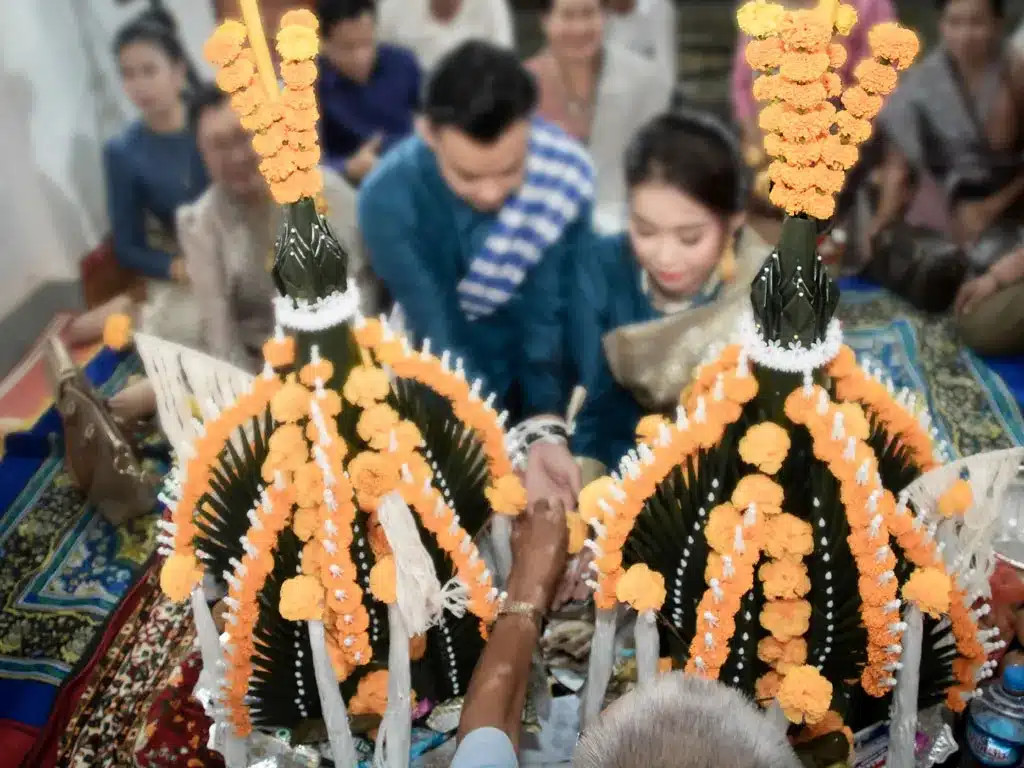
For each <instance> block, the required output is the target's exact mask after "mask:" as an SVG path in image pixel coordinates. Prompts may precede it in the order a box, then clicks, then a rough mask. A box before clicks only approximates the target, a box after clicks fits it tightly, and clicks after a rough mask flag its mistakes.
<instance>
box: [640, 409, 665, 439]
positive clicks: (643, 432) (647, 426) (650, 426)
mask: <svg viewBox="0 0 1024 768" xmlns="http://www.w3.org/2000/svg"><path fill="white" fill-rule="evenodd" d="M669 426H670V423H669V420H668V419H666V418H665V417H664V416H662V415H660V414H657V413H652V414H650V415H648V416H644V417H643V418H642V419H640V421H639V423H637V425H636V436H637V438H638V439H640V440H643V441H644V442H645V443H653V442H654V441H655V440H657V439H658V437H659V436H660V435H661V431H662V427H669Z"/></svg>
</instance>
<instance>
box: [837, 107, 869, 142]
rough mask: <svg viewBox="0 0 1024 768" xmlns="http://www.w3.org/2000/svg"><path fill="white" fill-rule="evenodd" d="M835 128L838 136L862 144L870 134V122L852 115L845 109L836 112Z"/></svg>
mask: <svg viewBox="0 0 1024 768" xmlns="http://www.w3.org/2000/svg"><path fill="white" fill-rule="evenodd" d="M836 129H837V130H838V131H839V135H840V136H843V137H845V138H847V139H849V140H850V141H851V142H852V143H854V144H863V143H864V142H865V141H867V140H868V138H870V136H871V122H870V121H868V120H864V119H863V118H859V117H854V116H853V115H852V114H850V113H849V112H847V111H845V110H843V111H841V112H839V113H838V114H836Z"/></svg>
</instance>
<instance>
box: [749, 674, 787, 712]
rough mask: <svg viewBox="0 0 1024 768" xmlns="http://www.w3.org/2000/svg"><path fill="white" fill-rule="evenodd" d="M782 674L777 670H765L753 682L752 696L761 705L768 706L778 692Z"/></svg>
mask: <svg viewBox="0 0 1024 768" xmlns="http://www.w3.org/2000/svg"><path fill="white" fill-rule="evenodd" d="M781 685H782V675H780V674H779V673H778V672H767V673H765V674H764V675H762V676H761V677H759V678H758V679H757V682H756V683H755V684H754V698H755V699H756V701H757V703H758V704H760V705H761V706H762V707H766V706H768V704H770V703H771V702H772V701H773V700H774V699H775V696H776V694H778V692H779V687H780V686H781Z"/></svg>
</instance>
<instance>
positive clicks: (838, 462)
mask: <svg viewBox="0 0 1024 768" xmlns="http://www.w3.org/2000/svg"><path fill="white" fill-rule="evenodd" d="M738 19H739V22H740V25H741V27H742V29H743V31H744V32H746V33H747V34H748V35H749V36H750V38H751V40H750V42H749V44H748V47H747V52H746V53H747V59H748V61H749V62H750V64H751V65H752V66H753V67H754V68H755V69H757V70H759V71H760V72H761V73H762V74H761V75H760V77H758V78H757V79H756V80H755V83H754V86H753V87H754V92H755V95H756V96H757V98H758V99H760V100H762V101H766V102H768V103H767V105H766V106H765V107H764V109H763V111H762V112H761V116H760V122H761V127H762V128H763V129H764V130H765V133H766V137H765V149H766V152H767V153H768V155H770V156H771V157H772V158H774V160H773V162H772V164H771V167H770V174H771V179H772V182H773V186H772V189H771V193H770V194H771V200H772V201H773V202H775V204H776V205H778V206H779V207H781V208H783V209H784V210H785V212H786V214H787V216H786V218H785V220H784V223H783V228H782V234H781V237H780V240H779V242H778V244H777V246H776V247H775V248H774V250H773V251H772V253H771V255H770V256H769V258H768V259H767V261H766V262H765V264H764V266H763V268H762V269H761V271H760V272H759V274H758V275H757V277H756V278H755V280H754V282H753V284H752V286H751V311H750V312H749V314H748V315H747V316H746V317H745V318H743V319H742V321H741V324H740V330H739V333H738V337H737V338H738V342H737V343H734V344H731V345H729V346H727V347H725V348H724V349H723V350H722V351H721V352H720V354H717V355H716V356H714V357H713V358H711V359H709V361H708V362H707V363H706V364H705V365H704V366H703V367H701V368H700V369H699V370H698V372H697V375H696V379H695V382H694V384H693V386H692V387H691V388H690V389H689V390H688V391H687V393H686V394H685V395H684V396H682V397H681V402H680V404H679V407H678V410H677V412H676V413H674V414H670V415H664V416H662V415H654V416H650V417H647V418H646V419H645V420H644V421H643V422H642V423H641V424H640V425H639V426H638V430H637V432H638V444H637V447H636V449H635V450H634V451H631V452H630V454H629V455H628V456H627V457H625V458H624V459H623V462H622V465H621V466H620V467H619V469H618V471H617V472H616V473H613V474H611V475H609V476H608V477H604V478H600V479H598V480H597V481H595V482H594V483H592V484H591V485H589V486H587V487H586V488H585V489H584V491H583V493H582V495H581V499H580V508H579V512H580V516H581V518H582V520H583V521H584V522H586V524H587V525H588V526H589V531H590V538H589V539H588V540H587V541H586V542H585V543H584V544H583V546H585V547H588V548H589V549H590V550H592V553H593V563H592V565H591V568H592V571H593V581H592V586H593V587H594V589H595V595H596V601H597V606H598V620H597V628H596V633H595V639H594V645H593V653H592V656H591V663H590V684H589V690H588V695H587V700H586V701H585V705H584V720H585V722H589V721H590V720H592V718H593V717H594V716H595V715H596V714H597V713H598V712H599V711H600V709H601V707H602V706H603V704H604V701H603V697H604V692H605V689H606V684H607V680H608V675H609V673H610V664H611V660H610V656H611V649H612V638H613V636H614V634H615V622H616V608H617V607H618V606H620V605H626V606H629V607H630V608H632V609H634V610H635V611H636V629H635V632H636V646H637V664H638V674H639V679H640V684H641V685H643V684H644V683H645V682H646V681H648V680H650V679H651V677H652V676H653V675H655V674H657V673H658V672H659V670H665V669H669V668H674V669H679V670H683V671H684V672H685V673H686V674H691V675H698V676H701V677H705V678H711V679H716V680H721V681H722V682H724V683H726V684H728V685H731V686H735V687H737V688H740V689H742V690H744V691H746V692H747V693H748V694H749V695H750V696H751V697H752V698H754V699H755V700H757V701H758V702H760V703H761V704H762V705H764V706H765V707H770V708H772V709H773V710H774V711H775V712H776V715H777V717H778V719H779V721H780V723H781V724H782V725H784V726H787V727H788V729H789V733H790V736H791V738H792V739H793V741H794V742H803V741H809V740H814V739H822V738H824V737H831V738H832V739H833V740H834V739H839V741H840V743H841V744H842V748H841V749H840V752H842V753H843V756H845V755H846V754H847V753H848V751H849V744H848V742H850V743H852V733H851V728H854V729H855V728H857V727H860V726H862V725H867V724H871V723H874V722H876V721H880V720H885V719H887V718H888V712H889V706H890V704H891V702H892V699H893V696H892V693H893V689H894V687H895V686H897V681H898V680H902V677H901V676H903V675H907V674H913V676H914V679H915V682H916V683H917V691H918V697H917V698H918V702H917V704H918V706H919V707H922V708H923V707H925V706H930V705H932V704H935V703H937V702H941V701H945V702H946V703H948V706H949V707H950V708H951V709H953V710H955V711H961V710H963V708H964V707H965V705H966V703H967V702H968V701H969V699H970V698H971V697H972V696H973V695H974V693H975V690H976V686H977V683H978V682H979V681H980V680H982V679H983V678H985V677H987V676H989V675H990V674H991V669H990V664H989V663H988V662H987V654H988V652H989V651H990V650H992V648H994V647H995V645H996V644H997V643H996V642H993V634H992V633H991V632H990V631H988V630H980V629H979V627H978V623H977V620H978V618H979V617H980V616H981V615H983V614H984V612H985V607H984V606H983V605H981V604H980V602H979V600H980V597H981V595H979V594H977V593H974V592H972V591H970V590H969V589H968V588H967V587H966V586H965V585H967V584H968V583H969V582H970V580H969V579H966V578H963V569H964V568H966V567H968V566H966V565H965V564H964V563H962V562H950V561H951V559H952V558H951V555H952V553H944V551H943V546H942V545H941V544H939V543H938V542H937V540H936V536H935V533H936V522H937V519H939V516H940V515H955V514H962V513H963V512H964V511H965V510H966V509H967V508H968V507H969V506H970V503H971V500H970V490H969V486H968V487H967V490H966V491H965V487H964V483H963V482H959V481H958V483H957V484H955V485H954V486H953V487H951V488H950V490H949V495H948V497H946V498H945V499H944V502H943V503H942V504H940V505H939V510H938V512H936V511H935V510H927V509H915V508H914V505H913V504H912V503H910V501H909V499H908V497H907V495H906V494H903V493H901V491H902V490H903V489H904V488H906V487H907V486H908V484H910V483H911V482H912V481H913V480H915V479H916V478H917V477H918V476H919V475H921V474H922V473H924V472H927V471H928V470H930V469H932V468H933V467H934V466H936V463H937V462H939V461H941V460H942V459H941V455H942V453H943V451H942V450H941V449H940V447H937V446H935V445H933V434H932V430H931V429H930V423H929V418H928V415H927V413H926V411H924V410H923V408H922V407H921V406H922V405H923V404H921V403H918V402H916V398H915V397H914V395H913V394H912V393H910V392H908V391H902V392H897V391H895V389H894V388H893V386H892V385H891V383H886V381H885V379H884V375H883V374H882V372H881V371H870V370H864V369H863V368H862V367H861V366H859V365H858V363H857V360H856V359H855V357H854V354H853V352H852V351H851V349H850V348H849V347H847V346H845V345H844V344H843V340H842V333H841V329H840V326H839V323H838V321H837V320H836V319H834V318H833V314H834V311H835V309H836V305H837V303H838V298H839V293H838V287H837V286H836V285H835V284H834V283H833V282H832V280H831V279H830V278H829V276H828V274H827V272H826V270H825V267H824V265H823V264H822V262H821V259H820V257H819V256H818V255H817V253H816V239H817V233H818V229H819V223H820V222H821V221H823V220H827V219H828V218H830V217H831V216H832V214H833V212H834V207H835V203H834V195H835V194H836V193H837V192H839V191H840V189H841V188H842V186H843V184H844V180H845V171H846V170H847V169H849V168H850V167H852V166H853V164H854V163H855V162H856V160H857V146H858V144H860V143H861V142H863V141H864V140H865V139H866V138H867V137H868V136H869V135H870V133H871V123H870V119H871V118H872V117H873V116H874V115H875V114H877V112H878V111H879V109H880V108H881V106H882V101H883V97H884V96H885V95H886V94H888V93H890V92H891V91H892V90H893V89H894V88H895V86H896V81H897V71H898V70H902V69H904V68H906V67H907V66H909V65H910V63H911V61H912V60H913V58H914V56H915V54H916V53H917V50H918V43H917V39H916V37H915V36H914V34H913V33H912V32H910V31H909V30H906V29H904V28H902V27H900V26H898V25H896V24H882V25H879V26H877V27H875V28H873V29H872V30H871V32H870V34H869V40H870V44H871V51H872V55H871V57H870V58H869V59H867V60H865V61H863V62H861V63H859V64H858V65H857V66H856V68H855V70H854V72H855V75H856V77H857V80H858V82H857V84H856V85H853V86H850V87H846V88H845V89H844V87H843V84H842V83H841V82H840V80H839V76H838V75H837V74H836V71H835V70H836V69H837V68H838V67H840V66H842V64H843V63H844V62H845V57H846V51H845V49H844V48H843V46H842V44H841V43H840V42H838V41H835V40H834V37H835V36H836V34H838V35H840V36H841V35H844V34H847V33H848V32H849V31H850V29H851V28H852V27H853V25H854V24H855V23H856V13H855V11H854V10H853V8H852V7H850V6H846V5H839V4H837V3H835V2H823V3H822V4H821V5H820V6H819V7H817V8H813V9H809V10H798V11H787V10H785V9H784V8H782V7H781V6H779V5H777V4H775V3H770V2H765V0H754V1H753V2H748V3H747V4H746V5H744V6H743V7H742V8H740V10H739V11H738ZM837 100H838V101H839V102H840V103H841V104H842V105H843V106H842V107H840V108H837V107H836V106H835V104H834V102H835V101H837ZM580 538H582V537H580ZM577 546H579V544H577ZM971 583H973V582H971ZM911 609H913V611H915V612H916V614H917V617H918V618H919V619H920V620H921V621H923V643H924V648H923V650H922V653H921V658H922V660H921V664H920V668H919V669H914V670H903V665H902V659H903V652H904V647H903V644H904V641H905V638H904V633H905V631H906V630H907V627H908V624H907V622H908V621H909V620H910V619H908V613H909V612H910V611H911ZM922 616H923V619H921V617H922ZM840 734H842V736H840ZM843 736H845V738H843ZM911 737H912V732H911ZM911 752H912V750H911ZM890 764H891V765H897V763H890Z"/></svg>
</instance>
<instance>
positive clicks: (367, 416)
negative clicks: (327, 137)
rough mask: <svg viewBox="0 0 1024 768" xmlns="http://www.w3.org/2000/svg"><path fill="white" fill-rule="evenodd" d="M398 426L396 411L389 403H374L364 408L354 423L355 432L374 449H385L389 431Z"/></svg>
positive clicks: (388, 439)
mask: <svg viewBox="0 0 1024 768" xmlns="http://www.w3.org/2000/svg"><path fill="white" fill-rule="evenodd" d="M397 426H398V413H397V412H396V411H395V409H394V408H392V407H391V406H390V405H386V404H385V403H376V404H374V405H371V406H370V407H369V408H366V409H365V410H364V411H363V412H362V414H361V415H360V417H359V421H358V422H357V423H356V433H357V434H358V435H359V437H361V438H362V439H363V440H365V441H366V442H367V443H368V444H369V446H370V447H371V448H373V449H374V450H376V451H386V450H387V449H388V444H389V443H390V442H391V431H392V430H393V429H394V428H395V427H397Z"/></svg>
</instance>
